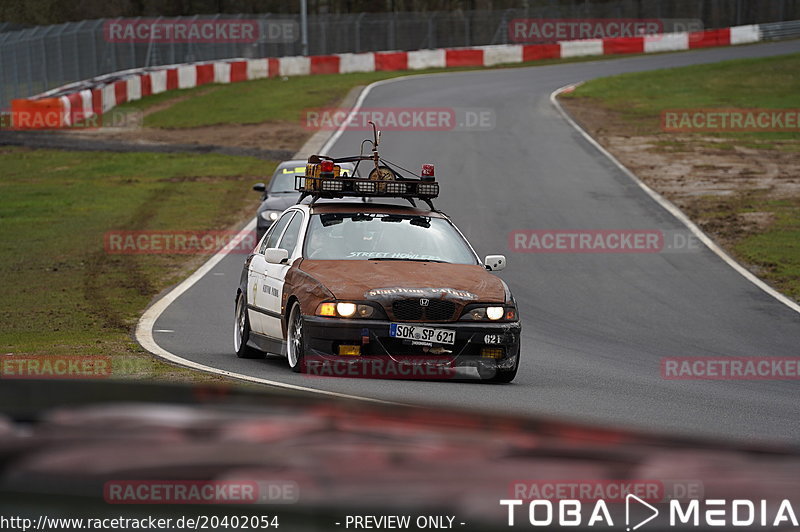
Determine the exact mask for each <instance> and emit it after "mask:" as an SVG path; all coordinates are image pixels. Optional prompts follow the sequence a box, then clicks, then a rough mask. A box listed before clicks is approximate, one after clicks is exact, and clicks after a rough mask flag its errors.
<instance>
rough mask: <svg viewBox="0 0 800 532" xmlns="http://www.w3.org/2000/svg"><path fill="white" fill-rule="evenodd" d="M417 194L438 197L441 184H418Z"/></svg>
mask: <svg viewBox="0 0 800 532" xmlns="http://www.w3.org/2000/svg"><path fill="white" fill-rule="evenodd" d="M417 194H419V195H420V196H433V197H436V196H438V195H439V183H418V184H417Z"/></svg>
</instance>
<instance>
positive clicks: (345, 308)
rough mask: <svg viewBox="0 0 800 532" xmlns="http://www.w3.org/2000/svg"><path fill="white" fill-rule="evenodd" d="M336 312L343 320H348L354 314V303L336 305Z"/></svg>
mask: <svg viewBox="0 0 800 532" xmlns="http://www.w3.org/2000/svg"><path fill="white" fill-rule="evenodd" d="M336 312H338V313H339V316H342V317H343V318H349V317H350V316H352V315H353V314H355V313H356V306H355V304H354V303H336Z"/></svg>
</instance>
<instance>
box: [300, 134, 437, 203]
mask: <svg viewBox="0 0 800 532" xmlns="http://www.w3.org/2000/svg"><path fill="white" fill-rule="evenodd" d="M369 123H370V124H371V125H372V134H373V138H372V139H365V140H364V141H363V142H362V143H361V148H362V153H361V154H359V155H354V156H350V157H339V158H333V157H328V156H326V155H312V156H311V157H309V158H308V162H307V164H306V172H305V175H299V176H295V190H297V191H298V192H300V199H298V200H297V203H300V202H301V201H303V200H304V199H305V198H307V197H311V204H312V205H313V204H314V203H315V202H316V201H317V200H318V199H320V198H325V199H335V198H345V197H355V198H363V199H364V200H365V201H366V199H367V198H403V199H405V200H408V201H409V202H410V203H411V205H413V206H414V207H416V206H417V204H416V202H415V200H417V199H419V200H421V201H423V202H425V203H426V204H427V205H428V207H430V210H432V211H435V210H436V209H435V208H434V206H433V200H434V199H435V198H437V197H438V196H439V183H437V182H436V177H435V176H434V167H433V165H432V164H423V165H422V172H421V173H420V175H416V174H414V173H413V172H411V171H410V170H407V169H405V168H402V167H401V166H399V165H396V164H394V163H390V162H389V161H387V160H385V159H383V158H382V157H381V156H380V155H379V154H378V144H379V143H380V138H381V132H380V131H378V129H377V127H376V126H375V123H374V122H371V121H370V122H369ZM367 142H369V143H371V144H372V153H371V154H369V155H364V154H363V148H364V144H365V143H367ZM362 161H372V165H371V166H373V168H372V169H371V170H370V172H369V174H368V176H367V177H358V176H357V174H356V172H358V167H359V164H361V162H362ZM337 163H356V164H355V168H354V169H353V173H352V175H348V174H347V172H346V171H344V172H343V171H342V169H341V167H340V166H339V165H338V164H337ZM401 170H402V171H403V172H406V173H407V174H410V175H411V176H413V177H409V176H408V175H402V174H401V173H400V171H401Z"/></svg>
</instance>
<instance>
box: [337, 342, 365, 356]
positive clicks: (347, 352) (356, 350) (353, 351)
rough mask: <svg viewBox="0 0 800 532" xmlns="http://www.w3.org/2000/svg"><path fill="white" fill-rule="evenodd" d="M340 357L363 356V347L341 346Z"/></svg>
mask: <svg viewBox="0 0 800 532" xmlns="http://www.w3.org/2000/svg"><path fill="white" fill-rule="evenodd" d="M339 355H340V356H351V357H357V356H361V346H360V345H340V346H339Z"/></svg>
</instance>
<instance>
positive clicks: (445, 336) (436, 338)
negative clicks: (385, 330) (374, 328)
mask: <svg viewBox="0 0 800 532" xmlns="http://www.w3.org/2000/svg"><path fill="white" fill-rule="evenodd" d="M389 336H391V337H392V338H402V339H403V340H416V341H419V342H432V343H435V344H449V345H453V344H454V343H456V332H455V331H451V330H449V329H435V328H433V327H420V326H418V325H403V324H402V323H392V324H390V325H389Z"/></svg>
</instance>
